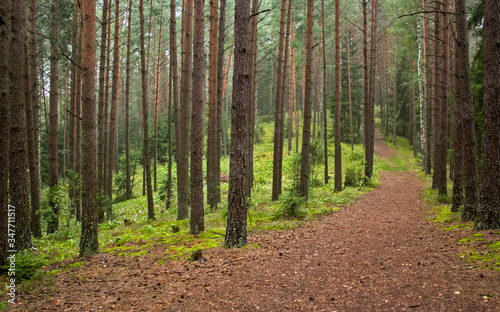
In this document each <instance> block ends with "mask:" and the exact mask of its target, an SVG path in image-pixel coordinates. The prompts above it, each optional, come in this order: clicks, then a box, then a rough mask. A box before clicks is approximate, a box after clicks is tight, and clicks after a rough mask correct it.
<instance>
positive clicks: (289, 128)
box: [287, 1, 295, 155]
mask: <svg viewBox="0 0 500 312" xmlns="http://www.w3.org/2000/svg"><path fill="white" fill-rule="evenodd" d="M290 2H291V1H290ZM292 27H293V26H292ZM292 33H293V31H292V32H291V34H292ZM290 39H291V40H292V41H293V35H292V37H291V38H290ZM289 49H290V74H289V75H288V123H287V131H288V133H287V139H288V140H287V149H288V155H291V154H292V137H293V101H294V98H295V94H294V93H293V91H294V88H293V87H294V86H293V63H294V62H295V60H294V58H295V55H294V52H295V51H294V49H293V47H292V46H290V47H289Z"/></svg>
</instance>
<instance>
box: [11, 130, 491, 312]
mask: <svg viewBox="0 0 500 312" xmlns="http://www.w3.org/2000/svg"><path fill="white" fill-rule="evenodd" d="M375 151H376V153H377V154H378V155H379V157H394V156H395V155H396V154H395V151H394V150H392V149H390V148H389V147H387V146H386V145H385V144H384V143H383V142H382V141H381V140H380V139H379V138H378V140H377V141H376V148H375ZM422 190H423V183H422V181H421V180H419V179H417V178H416V177H415V174H414V173H412V172H407V171H400V172H396V171H394V172H389V171H387V172H382V173H381V179H380V186H379V187H378V188H376V189H374V190H373V191H371V192H370V193H368V194H366V195H364V196H363V197H362V198H360V199H359V200H358V201H356V202H355V203H353V204H352V205H350V206H347V207H344V208H343V209H342V210H341V211H339V212H338V213H335V214H331V215H328V216H325V217H323V218H321V219H319V220H316V221H313V222H310V223H309V224H308V225H306V226H304V227H302V228H300V229H295V230H288V231H282V232H261V233H255V234H252V235H251V236H250V237H249V243H250V244H258V245H259V246H260V248H252V247H250V248H247V249H243V250H227V249H223V248H214V249H210V250H207V251H206V253H205V257H206V262H205V263H203V264H200V263H196V262H195V263H187V262H166V263H165V264H163V265H157V264H155V259H152V258H148V257H144V258H140V259H138V260H136V259H132V260H118V261H117V262H116V263H115V264H116V265H110V263H109V262H107V260H106V259H107V258H105V256H103V255H102V254H100V255H97V256H95V257H93V258H91V259H87V260H86V261H85V262H86V263H85V267H83V268H81V270H80V271H78V275H85V274H87V273H89V274H90V271H95V270H97V271H98V272H99V274H98V275H99V278H98V279H95V278H94V280H93V281H90V280H89V281H87V282H86V283H84V284H82V283H80V284H78V283H74V284H73V283H68V281H64V277H62V278H60V279H63V280H62V281H60V282H58V283H59V285H58V290H57V292H56V293H54V294H53V295H52V296H51V299H50V300H44V301H43V302H39V301H36V299H35V298H33V299H32V300H31V301H32V302H31V303H27V302H26V301H24V303H25V305H21V306H20V307H21V310H22V309H26V310H32V309H35V308H42V309H43V308H49V309H50V308H52V309H54V310H57V311H64V310H67V311H82V310H93V311H109V310H116V311H233V310H234V311H390V310H395V311H474V312H479V311H500V299H499V298H490V297H483V295H485V294H496V295H500V274H499V273H498V272H492V271H487V270H483V269H474V270H468V269H467V266H468V264H467V263H465V262H463V261H460V259H459V258H458V257H457V254H458V253H459V252H460V251H459V248H460V246H459V244H458V243H457V240H458V239H457V238H454V237H453V233H446V232H444V231H442V230H440V229H439V228H438V226H437V225H436V224H434V223H432V222H429V221H428V219H427V216H426V214H425V211H424V209H423V208H424V203H423V202H422V201H421V197H422ZM122 259H123V258H122ZM120 261H121V262H120ZM172 266H174V267H172ZM93 274H94V275H95V272H94V273H93ZM67 278H68V279H70V280H71V277H69V276H68V277H67ZM73 280H77V279H75V278H73ZM27 299H29V298H27ZM55 304H56V305H55Z"/></svg>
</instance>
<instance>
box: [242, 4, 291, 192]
mask: <svg viewBox="0 0 500 312" xmlns="http://www.w3.org/2000/svg"><path fill="white" fill-rule="evenodd" d="M285 14H286V0H282V1H281V18H280V33H279V36H280V39H279V50H278V76H277V87H276V109H275V115H274V154H273V191H272V195H271V198H272V200H278V199H279V196H280V195H281V187H282V181H283V176H282V175H283V174H282V171H283V146H282V145H280V144H281V131H282V129H283V106H282V105H281V104H282V103H283V101H282V100H281V98H282V97H283V52H284V46H285V16H286V15H285ZM235 53H236V52H235Z"/></svg>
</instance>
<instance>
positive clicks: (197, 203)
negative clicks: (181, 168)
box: [189, 0, 205, 234]
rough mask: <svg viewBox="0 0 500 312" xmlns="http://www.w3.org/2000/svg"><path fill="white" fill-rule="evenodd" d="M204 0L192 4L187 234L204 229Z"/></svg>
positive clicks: (196, 232)
mask: <svg viewBox="0 0 500 312" xmlns="http://www.w3.org/2000/svg"><path fill="white" fill-rule="evenodd" d="M204 8H205V1H204V0H195V3H194V36H193V112H192V119H191V217H190V220H189V221H190V230H189V232H190V233H191V234H199V233H201V232H203V231H204V230H205V225H204V222H205V221H204V218H205V217H204V204H203V117H204V114H203V108H204V107H205V99H204V92H203V85H204V74H205V73H204V67H205V66H204V51H203V32H204V30H205V28H204V27H203V23H204V19H205V16H204V12H203V11H204Z"/></svg>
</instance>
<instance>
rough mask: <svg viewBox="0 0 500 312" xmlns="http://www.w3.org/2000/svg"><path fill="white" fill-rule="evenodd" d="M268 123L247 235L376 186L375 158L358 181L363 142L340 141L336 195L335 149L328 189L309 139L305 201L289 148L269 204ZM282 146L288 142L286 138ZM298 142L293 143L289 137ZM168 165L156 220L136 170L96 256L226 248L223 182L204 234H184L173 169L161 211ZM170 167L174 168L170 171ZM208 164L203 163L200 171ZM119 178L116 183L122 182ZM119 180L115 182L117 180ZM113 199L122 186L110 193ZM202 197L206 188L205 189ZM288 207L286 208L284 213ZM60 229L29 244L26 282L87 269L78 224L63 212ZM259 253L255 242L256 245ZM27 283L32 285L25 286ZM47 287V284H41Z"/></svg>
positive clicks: (327, 209)
mask: <svg viewBox="0 0 500 312" xmlns="http://www.w3.org/2000/svg"><path fill="white" fill-rule="evenodd" d="M273 131H274V127H273V124H272V123H263V122H261V123H260V124H259V130H258V136H259V138H258V140H257V138H256V145H255V152H254V187H253V189H252V196H251V198H250V199H249V208H248V219H247V224H248V231H249V232H256V231H271V230H272V231H281V230H288V229H294V228H298V227H300V226H302V225H303V224H305V223H306V222H308V221H309V220H313V219H315V218H318V217H320V216H323V215H326V214H330V213H335V212H336V211H338V210H339V209H341V207H342V206H344V205H347V204H349V203H351V202H353V201H354V200H355V199H356V198H358V197H359V196H360V195H362V194H364V193H366V192H369V191H370V190H371V189H373V188H374V187H376V186H377V185H378V181H377V178H376V177H377V170H378V168H379V167H380V163H379V161H378V160H376V161H375V165H374V179H373V180H372V181H369V183H363V181H362V180H363V179H362V178H363V170H364V163H363V162H364V153H363V147H362V146H361V145H355V146H354V150H351V147H350V145H345V144H342V160H343V163H342V165H343V166H342V169H343V171H342V175H343V180H347V181H348V183H346V186H345V187H344V189H343V190H342V191H340V192H335V191H334V183H333V178H334V144H333V138H330V137H329V146H328V157H329V168H328V171H327V173H328V175H329V177H330V180H329V183H327V184H325V183H324V180H325V168H324V161H323V155H324V150H323V147H322V144H321V143H320V142H321V140H320V139H319V136H318V138H317V139H316V140H313V142H312V144H311V146H312V152H311V173H310V188H309V198H308V200H307V201H305V200H304V199H303V198H300V197H299V196H298V193H296V192H293V191H292V190H293V189H294V188H295V189H296V185H297V182H298V178H297V177H298V175H297V164H300V157H299V156H298V155H296V154H295V153H294V151H295V146H292V152H291V153H290V155H289V154H288V152H287V146H286V143H285V151H284V154H285V155H284V157H283V193H282V196H281V198H280V200H278V201H271V192H272V172H273V136H272V133H273ZM285 142H287V139H286V138H285ZM292 142H293V144H295V138H293V140H292ZM166 168H167V165H166V164H160V165H159V166H158V191H157V192H155V193H154V197H153V199H154V205H155V213H156V220H155V221H149V220H148V219H147V198H146V197H145V196H140V193H141V190H142V173H141V169H140V168H137V170H136V171H135V172H136V175H135V178H134V188H133V194H134V198H133V199H130V200H127V201H121V202H117V201H118V200H119V199H118V196H117V197H116V198H115V202H114V203H113V219H112V220H108V221H106V222H104V223H102V224H100V225H99V252H101V253H107V254H111V255H113V256H116V257H129V258H132V259H133V258H139V257H145V256H151V257H154V258H155V259H157V260H156V261H158V262H160V263H164V262H167V261H174V260H186V259H188V258H189V257H190V255H191V253H192V252H193V251H195V250H200V249H201V250H204V249H210V248H214V247H219V246H222V245H223V243H224V235H225V232H226V230H225V226H226V218H227V213H228V206H227V194H228V184H227V183H221V187H220V191H221V203H220V204H219V205H218V207H217V208H216V209H211V208H210V207H208V206H206V207H205V229H206V230H205V232H204V233H202V234H200V235H191V234H189V220H182V221H177V220H176V219H177V202H176V199H177V193H176V180H175V172H174V181H173V182H174V183H173V187H172V190H173V192H172V203H171V207H170V209H168V210H166V208H165V200H166V194H165V186H166V180H165V179H166V176H167V169H166ZM174 168H175V166H174ZM205 171H206V164H204V172H205ZM221 173H222V174H226V175H227V174H229V158H228V157H223V158H222V160H221ZM120 179H121V178H120ZM115 182H116V181H115ZM115 192H116V194H121V193H119V192H120V191H119V187H116V188H115ZM204 192H205V194H206V192H207V190H206V186H205V189H204ZM289 209H290V210H289ZM63 221H64V222H62V223H61V228H60V230H59V231H58V232H56V233H55V234H50V235H44V236H43V238H42V239H33V246H34V248H35V251H32V252H30V253H29V255H30V256H32V257H38V258H40V259H42V260H43V261H44V262H43V265H41V266H39V267H38V268H36V269H34V271H36V272H39V273H37V274H38V275H36V276H31V277H30V279H31V281H34V282H33V285H35V284H36V283H35V282H36V281H38V280H39V279H41V277H43V281H50V280H51V279H53V278H54V277H55V276H57V274H58V273H59V272H62V271H64V270H78V269H79V268H81V267H85V261H84V260H82V259H79V258H78V251H79V244H80V239H79V237H80V223H79V222H76V221H75V219H74V217H71V216H70V215H68V218H67V219H65V220H63ZM253 247H255V248H258V245H256V246H253ZM30 283H31V282H30ZM43 283H45V282H43Z"/></svg>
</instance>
